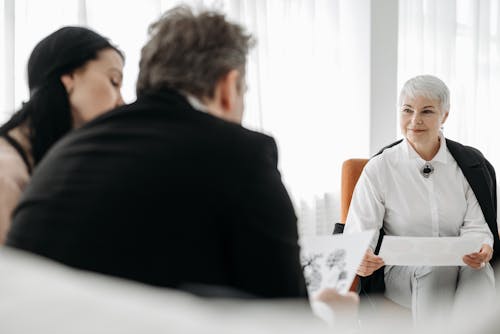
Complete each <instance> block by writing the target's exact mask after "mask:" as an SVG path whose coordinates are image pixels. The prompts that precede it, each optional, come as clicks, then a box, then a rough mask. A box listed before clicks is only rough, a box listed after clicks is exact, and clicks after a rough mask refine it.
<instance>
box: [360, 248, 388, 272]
mask: <svg viewBox="0 0 500 334" xmlns="http://www.w3.org/2000/svg"><path fill="white" fill-rule="evenodd" d="M383 265H384V260H382V258H381V257H380V256H377V255H375V254H374V253H373V251H372V250H371V249H368V250H367V251H366V253H365V256H364V257H363V261H361V264H360V266H359V268H358V270H357V272H356V273H357V274H358V275H359V276H363V277H365V276H369V275H371V274H373V272H374V271H375V270H377V269H379V268H381V267H382V266H383Z"/></svg>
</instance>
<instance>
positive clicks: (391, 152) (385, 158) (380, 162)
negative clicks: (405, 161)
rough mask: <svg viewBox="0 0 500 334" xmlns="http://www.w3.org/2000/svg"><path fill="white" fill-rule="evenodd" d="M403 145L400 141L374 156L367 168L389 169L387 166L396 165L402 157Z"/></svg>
mask: <svg viewBox="0 0 500 334" xmlns="http://www.w3.org/2000/svg"><path fill="white" fill-rule="evenodd" d="M403 144H404V142H403V140H398V141H396V142H394V143H391V144H389V145H387V146H385V147H383V148H382V149H381V150H380V151H378V152H377V153H376V154H375V155H374V156H372V157H371V158H370V160H369V161H368V163H367V166H370V168H377V167H384V168H385V167H387V165H392V164H394V163H396V162H397V161H398V160H399V159H400V157H401V154H402V145H403Z"/></svg>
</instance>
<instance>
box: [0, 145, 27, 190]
mask: <svg viewBox="0 0 500 334" xmlns="http://www.w3.org/2000/svg"><path fill="white" fill-rule="evenodd" d="M0 179H2V180H4V181H5V180H12V181H14V182H15V184H17V185H18V186H19V187H20V188H21V189H22V188H24V186H25V185H26V184H27V183H28V180H29V174H28V171H27V169H26V165H25V164H24V161H23V160H22V158H21V157H20V156H19V154H18V153H17V151H16V150H15V149H13V148H12V147H11V146H10V144H9V143H7V142H6V141H5V139H3V138H0Z"/></svg>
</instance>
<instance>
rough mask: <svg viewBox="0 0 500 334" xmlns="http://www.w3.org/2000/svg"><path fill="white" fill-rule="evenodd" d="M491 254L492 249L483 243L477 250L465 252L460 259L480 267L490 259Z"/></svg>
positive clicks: (472, 265) (476, 267)
mask: <svg viewBox="0 0 500 334" xmlns="http://www.w3.org/2000/svg"><path fill="white" fill-rule="evenodd" d="M492 255H493V249H492V248H491V247H490V246H489V245H487V244H483V245H482V247H481V250H480V251H479V252H476V253H471V254H467V255H465V256H464V257H463V258H462V259H463V261H464V262H465V264H467V265H468V266H470V267H472V268H474V269H481V268H484V266H485V265H486V263H488V262H489V261H490V260H491V257H492Z"/></svg>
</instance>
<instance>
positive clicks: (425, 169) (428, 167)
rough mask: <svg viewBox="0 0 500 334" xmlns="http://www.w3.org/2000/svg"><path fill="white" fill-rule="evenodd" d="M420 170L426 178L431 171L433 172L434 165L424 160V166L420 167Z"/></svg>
mask: <svg viewBox="0 0 500 334" xmlns="http://www.w3.org/2000/svg"><path fill="white" fill-rule="evenodd" d="M420 172H421V173H422V175H423V176H424V177H425V178H428V177H429V175H431V174H432V172H434V167H432V165H431V164H430V163H428V162H426V163H425V165H424V167H422V169H421V170H420Z"/></svg>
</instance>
